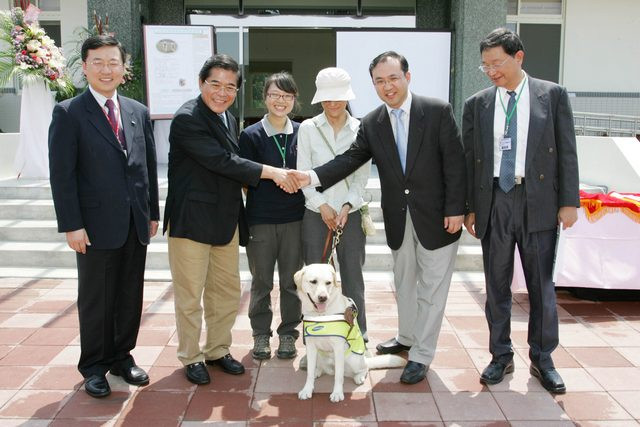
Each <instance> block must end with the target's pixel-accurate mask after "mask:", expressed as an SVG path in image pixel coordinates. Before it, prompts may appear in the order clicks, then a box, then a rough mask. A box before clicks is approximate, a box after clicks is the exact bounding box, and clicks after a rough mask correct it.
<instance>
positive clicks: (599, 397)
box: [555, 392, 632, 421]
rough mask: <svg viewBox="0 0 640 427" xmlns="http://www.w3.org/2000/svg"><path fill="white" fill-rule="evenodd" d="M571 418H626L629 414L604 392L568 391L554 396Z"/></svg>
mask: <svg viewBox="0 0 640 427" xmlns="http://www.w3.org/2000/svg"><path fill="white" fill-rule="evenodd" d="M555 400H556V401H557V402H558V404H559V405H560V407H561V408H562V409H564V411H565V412H566V413H567V415H569V416H570V417H571V419H572V420H574V421H575V420H587V421H595V420H628V419H631V418H632V417H631V415H629V413H628V412H627V411H625V410H624V409H623V408H622V406H620V405H619V404H618V403H617V402H616V401H615V400H614V398H613V397H611V396H610V395H609V394H607V393H604V392H585V393H573V392H568V393H566V394H561V395H558V396H556V397H555Z"/></svg>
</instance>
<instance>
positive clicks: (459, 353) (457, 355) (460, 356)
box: [431, 348, 474, 369]
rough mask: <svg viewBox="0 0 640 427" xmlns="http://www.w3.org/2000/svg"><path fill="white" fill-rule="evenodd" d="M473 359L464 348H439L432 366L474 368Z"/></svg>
mask: <svg viewBox="0 0 640 427" xmlns="http://www.w3.org/2000/svg"><path fill="white" fill-rule="evenodd" d="M473 367H474V365H473V361H472V360H471V358H470V357H469V355H468V354H467V352H466V351H465V350H464V349H461V348H438V349H437V350H436V355H435V357H434V359H433V362H431V368H434V369H439V368H473Z"/></svg>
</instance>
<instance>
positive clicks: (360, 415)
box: [312, 319, 376, 422]
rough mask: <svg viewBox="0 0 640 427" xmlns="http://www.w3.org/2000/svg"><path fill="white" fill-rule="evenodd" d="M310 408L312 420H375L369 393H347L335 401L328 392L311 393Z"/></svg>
mask: <svg viewBox="0 0 640 427" xmlns="http://www.w3.org/2000/svg"><path fill="white" fill-rule="evenodd" d="M367 320H368V319H367ZM312 408H313V409H312V411H313V415H312V418H313V420H314V421H329V422H336V421H375V419H376V415H375V411H374V406H373V399H372V396H371V394H370V393H368V394H365V393H347V394H345V395H344V400H343V401H342V402H336V403H333V402H331V401H330V400H329V394H327V393H317V394H314V395H313V398H312Z"/></svg>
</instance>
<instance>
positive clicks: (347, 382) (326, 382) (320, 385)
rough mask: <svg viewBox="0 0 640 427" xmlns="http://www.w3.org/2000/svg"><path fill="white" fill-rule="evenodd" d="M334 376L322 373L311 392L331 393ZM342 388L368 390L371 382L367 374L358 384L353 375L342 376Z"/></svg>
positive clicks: (358, 390)
mask: <svg viewBox="0 0 640 427" xmlns="http://www.w3.org/2000/svg"><path fill="white" fill-rule="evenodd" d="M398 371H400V372H401V373H402V370H401V369H398ZM302 372H304V374H305V380H306V371H302ZM334 378H335V377H334V376H333V375H322V376H321V377H320V378H316V382H315V387H314V390H313V392H314V393H331V392H332V391H333V383H334ZM409 387H410V386H409ZM300 388H302V387H300ZM343 390H344V392H345V393H367V392H370V391H371V382H370V381H369V376H368V375H367V378H365V380H364V383H362V384H360V385H357V384H356V383H354V382H353V377H344V383H343ZM296 393H297V391H296Z"/></svg>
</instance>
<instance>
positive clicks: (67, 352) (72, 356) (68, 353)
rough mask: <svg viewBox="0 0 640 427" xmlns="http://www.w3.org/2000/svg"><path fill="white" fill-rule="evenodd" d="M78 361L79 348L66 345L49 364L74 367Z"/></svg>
mask: <svg viewBox="0 0 640 427" xmlns="http://www.w3.org/2000/svg"><path fill="white" fill-rule="evenodd" d="M78 360H80V346H79V345H67V346H65V347H64V348H63V349H62V350H61V351H60V352H59V353H58V354H57V355H56V357H54V358H53V359H51V361H50V362H49V363H50V364H52V365H67V366H76V365H77V364H78Z"/></svg>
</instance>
